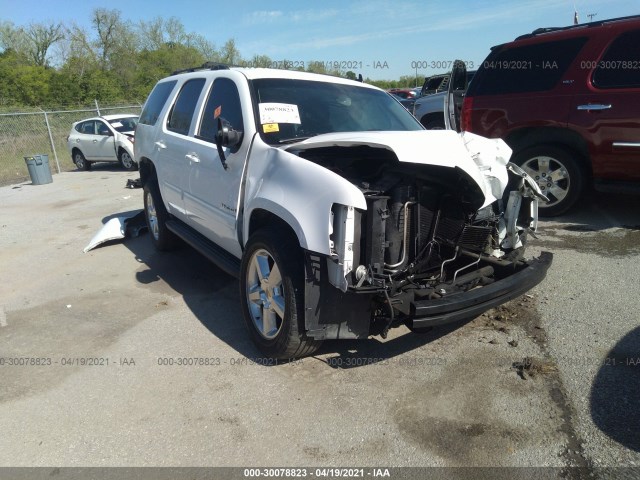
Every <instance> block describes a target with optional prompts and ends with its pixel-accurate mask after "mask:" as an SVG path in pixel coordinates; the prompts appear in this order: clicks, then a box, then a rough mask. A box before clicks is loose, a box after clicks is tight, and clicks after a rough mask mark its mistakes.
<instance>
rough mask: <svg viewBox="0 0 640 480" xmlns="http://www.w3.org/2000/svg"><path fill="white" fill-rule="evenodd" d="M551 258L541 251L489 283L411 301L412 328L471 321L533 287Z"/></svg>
mask: <svg viewBox="0 0 640 480" xmlns="http://www.w3.org/2000/svg"><path fill="white" fill-rule="evenodd" d="M552 261H553V254H552V253H550V252H542V253H541V254H540V256H539V257H538V258H534V259H532V260H530V261H528V262H527V263H528V266H527V267H525V268H523V269H522V270H520V271H518V272H516V273H513V274H512V275H509V276H508V277H506V278H503V279H502V280H498V281H496V282H495V283H492V284H491V285H487V286H485V287H481V288H476V289H473V290H469V291H468V292H464V293H456V294H453V295H448V296H445V297H442V298H438V299H431V300H417V301H414V302H413V303H412V305H411V312H412V315H411V316H412V317H413V320H412V322H413V327H414V328H424V327H432V326H435V325H444V324H447V323H455V322H461V321H464V320H471V319H473V318H475V317H477V316H478V315H481V314H482V313H484V312H486V311H487V310H489V309H490V308H493V307H497V306H498V305H502V304H503V303H505V302H508V301H509V300H512V299H514V298H516V297H519V296H520V295H522V294H523V293H525V292H527V291H528V290H530V289H532V288H533V287H535V286H536V285H537V284H539V283H540V282H541V281H542V280H543V279H544V277H545V276H546V274H547V270H548V269H549V266H550V265H551V262H552Z"/></svg>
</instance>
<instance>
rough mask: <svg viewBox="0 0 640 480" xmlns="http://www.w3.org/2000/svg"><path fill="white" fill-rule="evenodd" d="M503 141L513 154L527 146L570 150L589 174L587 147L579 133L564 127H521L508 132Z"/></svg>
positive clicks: (589, 163)
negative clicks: (545, 146) (546, 146)
mask: <svg viewBox="0 0 640 480" xmlns="http://www.w3.org/2000/svg"><path fill="white" fill-rule="evenodd" d="M505 142H506V143H507V145H509V147H511V148H512V149H513V152H514V154H516V153H518V152H519V151H522V150H524V149H526V148H529V147H535V146H538V145H543V144H544V145H553V146H555V147H559V148H563V149H565V150H571V151H573V152H576V153H577V154H578V155H579V160H580V161H581V162H582V163H583V164H584V166H585V168H586V169H587V171H588V172H589V174H591V161H590V159H589V148H588V147H587V143H586V142H585V140H584V138H582V136H580V134H578V133H576V132H574V131H572V130H569V129H565V128H555V127H541V128H523V129H520V130H516V131H515V132H512V133H510V134H509V135H508V136H507V138H505Z"/></svg>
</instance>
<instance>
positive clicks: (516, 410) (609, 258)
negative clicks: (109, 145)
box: [0, 166, 640, 478]
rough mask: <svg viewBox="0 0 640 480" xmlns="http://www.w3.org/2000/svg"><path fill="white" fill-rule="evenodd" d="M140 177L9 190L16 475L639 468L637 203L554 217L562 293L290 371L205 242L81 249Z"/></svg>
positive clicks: (1, 196) (358, 345)
mask: <svg viewBox="0 0 640 480" xmlns="http://www.w3.org/2000/svg"><path fill="white" fill-rule="evenodd" d="M129 178H137V174H136V173H129V172H124V171H121V170H118V169H116V168H114V167H110V166H109V167H100V166H98V167H96V168H95V169H94V171H92V172H69V173H63V174H60V175H55V176H54V181H53V183H51V184H48V185H40V186H32V185H30V184H28V183H26V184H21V185H18V186H9V187H2V188H0V205H1V210H0V212H1V214H0V244H1V245H2V249H0V266H1V268H0V340H1V341H0V359H4V360H3V362H4V363H3V364H2V365H0V379H1V380H0V425H2V432H3V434H2V435H1V436H0V466H5V467H8V466H43V467H51V466H62V467H71V466H343V467H344V466H385V467H394V466H487V467H502V466H533V467H558V468H556V469H554V470H549V472H552V473H553V475H554V476H558V477H559V478H561V477H562V476H563V475H567V474H568V475H569V476H571V475H574V476H575V475H576V472H575V471H573V472H572V471H569V472H568V473H567V471H566V470H563V468H566V467H583V468H584V469H587V470H584V471H592V473H593V474H594V475H595V476H604V472H605V471H604V470H601V469H600V468H599V467H615V466H625V467H634V466H635V467H640V433H639V432H640V347H639V346H640V321H639V316H638V306H639V305H638V295H637V290H638V285H640V267H639V265H640V263H639V260H640V214H639V213H638V212H639V211H640V210H639V209H638V207H639V206H640V201H639V200H640V199H638V198H637V197H623V196H620V197H615V196H595V195H593V198H592V199H590V200H588V201H586V202H585V203H584V205H583V206H582V207H581V209H580V210H579V211H577V212H576V213H574V214H572V215H569V216H565V217H561V218H556V219H553V220H552V221H544V222H542V227H541V231H540V239H538V240H534V241H533V243H532V247H531V248H530V251H529V253H530V254H537V252H539V251H541V250H550V251H552V252H553V253H554V255H555V259H554V264H553V265H552V267H551V269H550V270H549V274H548V277H547V279H546V280H545V281H544V282H543V284H541V285H540V286H538V287H537V288H536V289H535V290H534V291H532V292H530V294H529V295H527V296H523V297H521V298H519V299H516V300H514V301H512V302H511V303H510V304H508V305H506V306H503V307H500V308H498V309H496V310H493V311H490V312H488V313H487V314H485V315H483V316H481V317H479V318H477V319H476V320H474V321H473V322H471V323H469V324H467V325H465V326H463V327H461V328H457V329H453V328H449V329H446V330H439V331H437V332H432V333H430V334H426V335H414V334H411V333H409V332H408V330H406V329H396V330H395V331H393V332H392V334H391V335H390V336H389V338H387V339H386V340H382V339H379V338H375V339H371V340H368V341H359V342H327V343H326V344H325V345H324V346H323V347H322V350H321V351H320V352H319V353H318V354H317V355H315V356H314V357H312V358H305V359H303V360H300V361H297V362H292V363H288V364H278V365H273V364H270V362H267V361H265V360H264V359H261V358H260V355H259V353H258V351H257V350H256V349H255V348H254V347H253V346H252V344H251V343H250V342H249V341H248V336H247V335H246V333H245V330H244V325H243V324H242V320H241V313H240V308H239V301H240V300H239V295H238V286H237V282H236V281H235V280H234V279H233V278H231V277H229V276H227V275H225V274H224V273H222V272H221V271H219V270H218V269H217V268H216V267H214V266H212V265H210V264H209V263H207V262H206V261H205V260H204V259H203V258H202V257H201V256H200V255H199V254H197V253H196V252H195V251H193V250H191V249H190V248H187V247H185V248H182V249H181V250H178V251H176V252H172V253H169V254H159V253H156V252H154V250H153V249H152V247H151V243H150V241H149V238H148V237H147V234H143V235H141V236H140V237H138V238H133V239H126V240H125V241H123V242H114V243H111V244H108V245H105V246H102V247H100V248H97V249H95V250H93V251H91V252H89V253H87V254H84V253H83V252H82V249H83V248H84V246H85V245H86V244H87V243H88V242H89V240H90V239H91V237H92V236H93V235H94V233H95V232H96V231H97V230H99V228H100V227H101V225H102V223H103V222H105V221H106V220H108V219H109V218H111V217H112V216H114V215H116V214H121V213H123V212H131V211H135V210H138V209H140V208H141V206H142V192H141V190H139V189H137V190H130V189H126V188H124V187H125V183H126V180H127V179H129ZM11 359H13V360H11ZM16 359H18V360H16ZM19 359H23V360H19ZM25 359H26V360H25ZM181 359H188V360H187V362H195V363H197V364H196V365H177V363H180V362H184V360H181ZM193 359H195V360H193ZM10 362H13V363H16V362H17V363H20V362H23V363H24V362H27V363H28V364H27V365H24V364H19V365H15V364H10ZM514 362H520V364H519V365H520V370H518V369H517V368H514V366H513V364H514ZM34 363H35V364H34ZM88 363H92V364H91V365H89V364H88ZM169 363H173V365H168V364H169ZM516 366H517V365H516ZM584 471H583V472H584ZM626 474H628V475H632V476H633V474H640V470H628V471H626ZM628 478H632V477H628Z"/></svg>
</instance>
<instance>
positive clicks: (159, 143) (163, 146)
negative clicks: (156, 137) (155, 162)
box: [155, 140, 167, 150]
mask: <svg viewBox="0 0 640 480" xmlns="http://www.w3.org/2000/svg"><path fill="white" fill-rule="evenodd" d="M155 146H156V147H158V148H159V149H161V150H164V149H165V148H167V146H166V145H165V143H164V142H163V141H162V140H161V141H159V142H156V143H155Z"/></svg>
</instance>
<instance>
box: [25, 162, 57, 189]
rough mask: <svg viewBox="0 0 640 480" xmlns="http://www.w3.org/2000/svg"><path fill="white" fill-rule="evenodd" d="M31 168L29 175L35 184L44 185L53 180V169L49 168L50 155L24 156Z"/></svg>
mask: <svg viewBox="0 0 640 480" xmlns="http://www.w3.org/2000/svg"><path fill="white" fill-rule="evenodd" d="M24 161H25V162H26V163H27V168H28V169H29V176H30V177H31V183H32V184H33V185H44V184H45V183H51V182H53V178H51V170H49V155H34V156H32V157H24Z"/></svg>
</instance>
